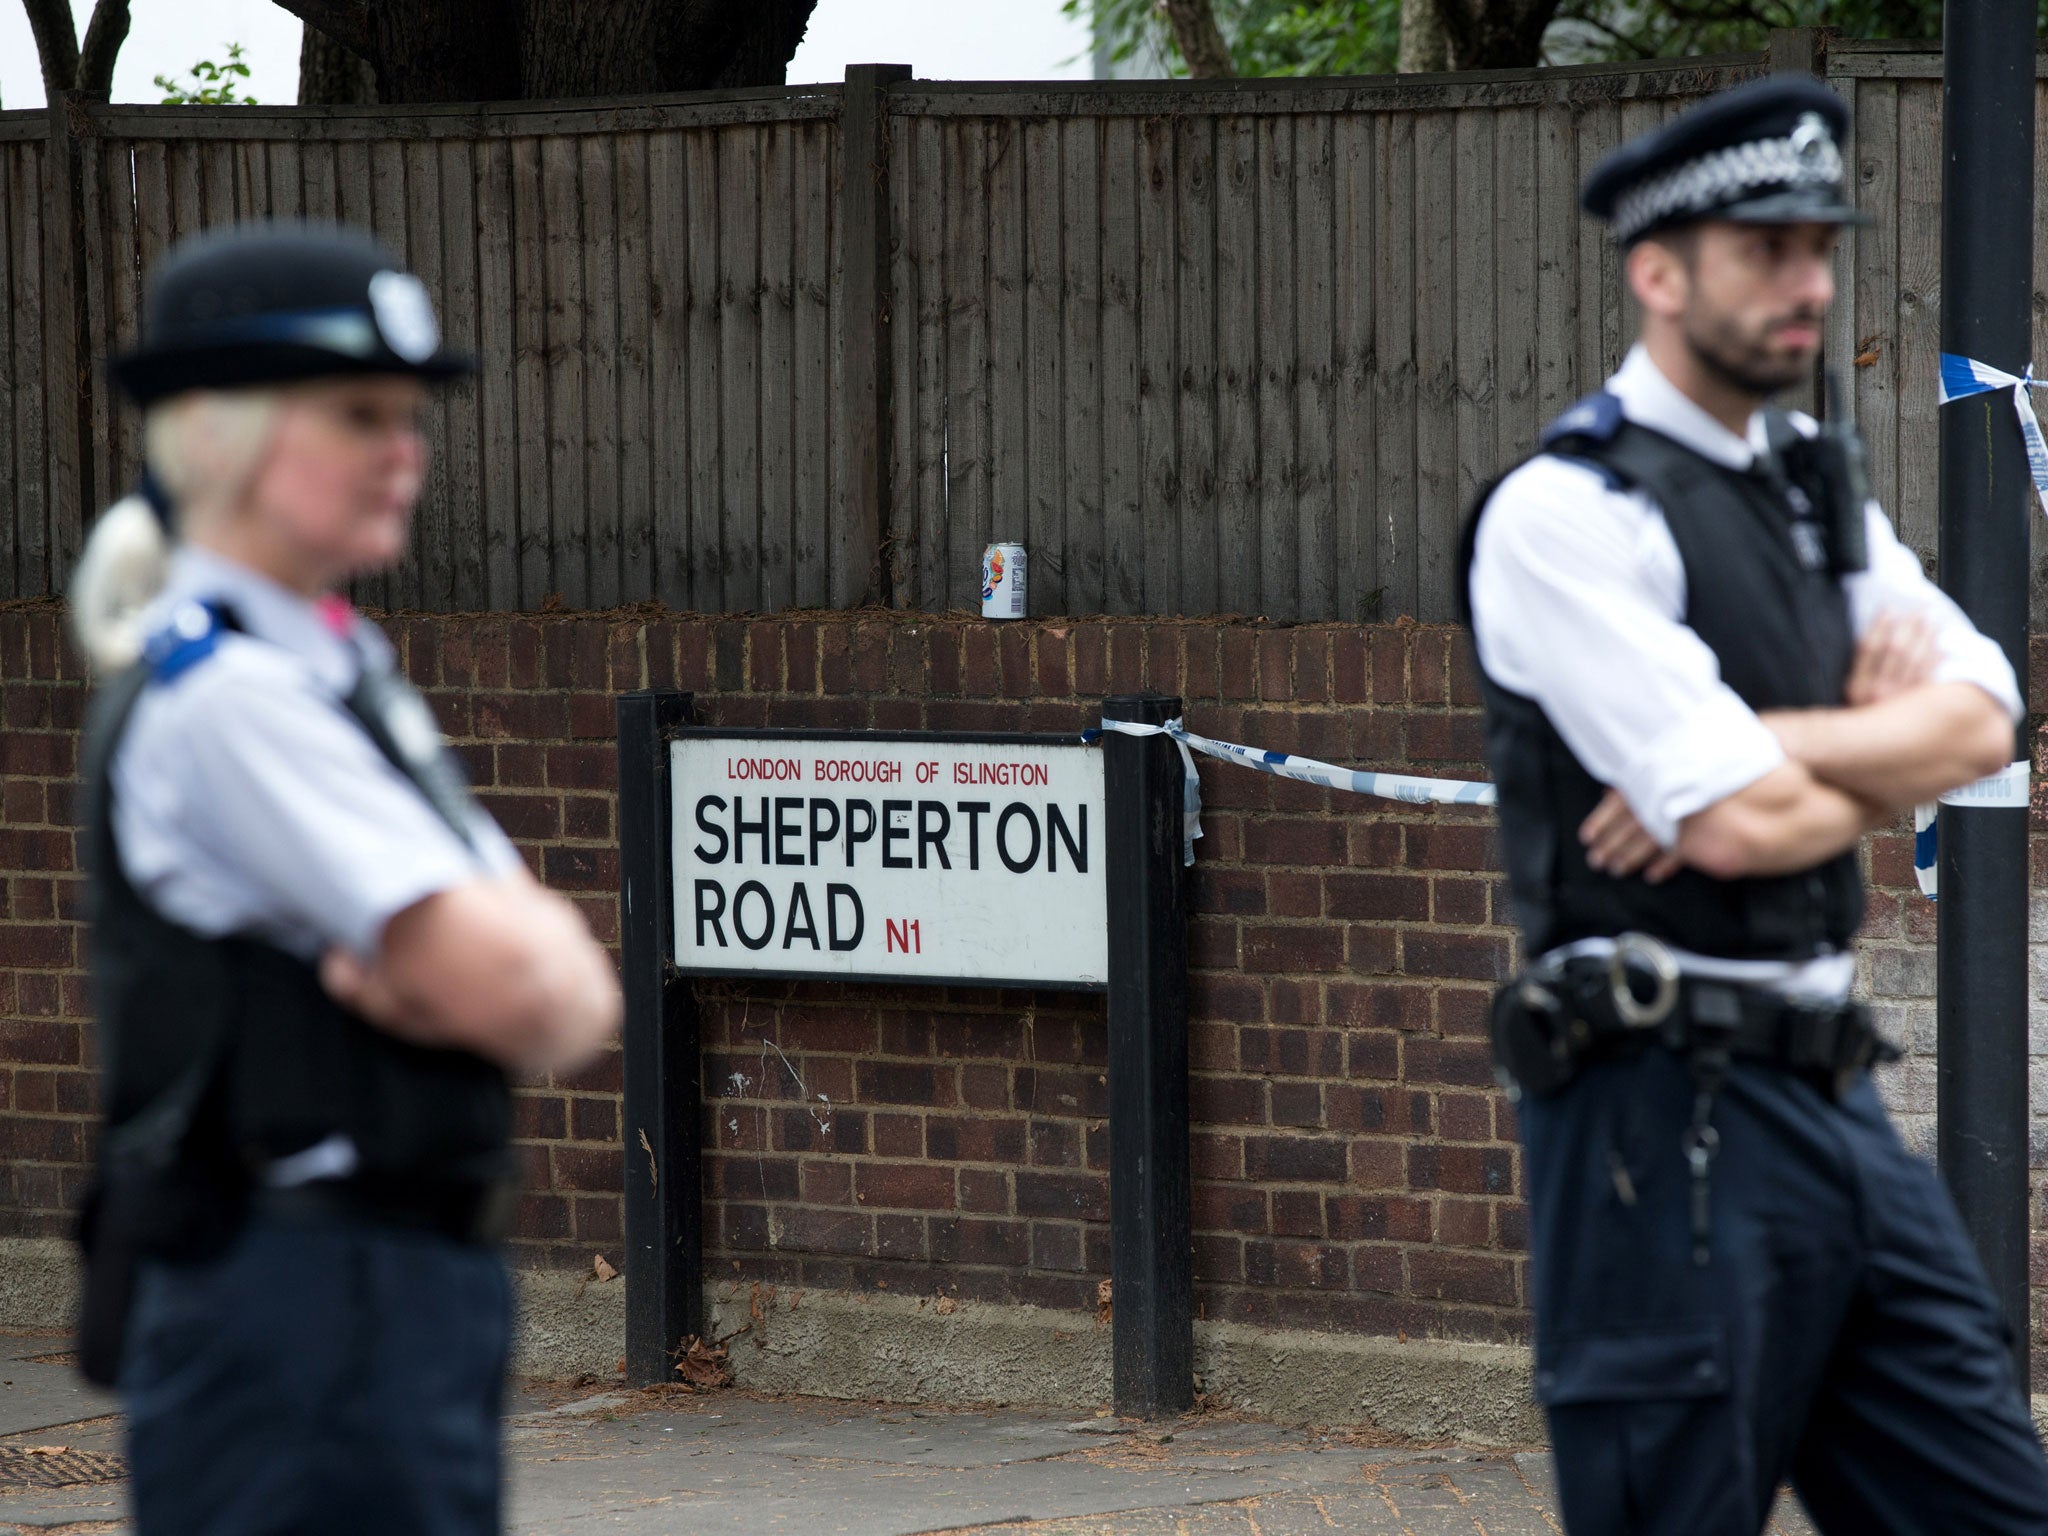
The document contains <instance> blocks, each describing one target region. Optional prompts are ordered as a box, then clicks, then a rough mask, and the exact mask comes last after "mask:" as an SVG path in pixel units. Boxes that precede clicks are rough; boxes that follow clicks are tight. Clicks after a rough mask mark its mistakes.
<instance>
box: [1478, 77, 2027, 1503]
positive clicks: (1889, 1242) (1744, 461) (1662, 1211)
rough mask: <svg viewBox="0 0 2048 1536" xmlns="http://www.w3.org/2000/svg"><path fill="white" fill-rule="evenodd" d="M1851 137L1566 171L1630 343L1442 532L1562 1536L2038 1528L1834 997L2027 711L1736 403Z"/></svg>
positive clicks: (1809, 250)
mask: <svg viewBox="0 0 2048 1536" xmlns="http://www.w3.org/2000/svg"><path fill="white" fill-rule="evenodd" d="M1845 126H1846V113H1845V111H1844V109H1843V107H1842V105H1841V103H1840V101H1839V100H1838V99H1837V98H1836V97H1835V96H1834V94H1833V93H1832V92H1830V91H1828V90H1827V89H1826V88H1825V87H1823V86H1821V85H1819V84H1817V83H1816V82H1814V81H1812V80H1810V79H1807V78H1804V77H1797V78H1794V77H1773V78H1771V79H1768V80H1764V81H1759V82H1756V83H1754V84H1752V85H1750V86H1746V87H1743V88H1740V89H1738V90H1735V91H1731V92H1728V93H1725V94H1724V95H1721V96H1719V97H1716V98H1713V99H1711V100H1710V101H1708V102H1706V103H1704V104H1702V105H1701V106H1699V107H1696V108H1694V109H1692V110H1691V111H1689V112H1687V113H1685V114H1683V115H1682V116H1680V117H1678V118H1676V119H1674V120H1673V121H1671V122H1670V123H1668V124H1666V125H1665V126H1664V127H1663V128H1661V129H1659V130H1657V131H1656V132H1654V133H1651V134H1649V135H1647V136H1645V137H1643V138H1640V139H1637V140H1635V141H1633V142H1631V143H1629V144H1626V145H1624V146H1622V147H1621V148H1620V149H1618V150H1616V151H1615V152H1614V153H1613V154H1611V155H1610V156H1608V157H1607V158H1606V159H1605V160H1603V161H1602V162H1601V164H1600V165H1599V166H1598V167H1597V168H1596V169H1595V170H1594V172H1593V174H1592V176H1591V177H1590V179H1589V180H1588V181H1587V183H1586V187H1585V192H1584V202H1585V206H1586V208H1587V211H1588V212H1590V213H1592V214H1594V215H1595V216H1596V217H1599V218H1602V219H1605V220H1607V221H1608V222H1609V223H1610V224H1611V225H1612V226H1613V232H1614V235H1615V237H1616V239H1617V240H1618V241H1619V242H1620V244H1621V245H1622V247H1623V248H1624V250H1625V252H1626V257H1625V261H1626V275H1627V280H1628V283H1629V285H1630V288H1631V290H1632V291H1633V293H1634V295H1635V297H1636V299H1637V300H1638V302H1639V303H1640V305H1641V308H1642V316H1643V320H1642V334H1641V339H1640V341H1639V342H1638V344H1637V345H1636V347H1635V348H1634V350H1632V351H1631V352H1630V353H1629V355H1628V358H1627V360H1626V361H1625V362H1624V363H1623V365H1622V367H1621V369H1620V371H1619V372H1617V373H1616V374H1615V376H1614V377H1613V378H1612V379H1611V380H1609V381H1608V383H1607V386H1606V388H1605V389H1604V390H1603V391H1601V392H1600V393H1599V394H1596V395H1594V396H1592V397H1590V398H1589V399H1587V400H1585V401H1582V402H1581V403H1580V404H1579V405H1577V406H1575V407H1573V409H1572V410H1571V411H1569V412H1567V413H1566V414H1565V415H1564V416H1563V417H1561V418H1560V419H1559V421H1558V422H1557V423H1556V424H1555V425H1554V426H1553V427H1552V428H1551V429H1550V431H1549V432H1548V433H1546V435H1545V442H1544V446H1543V447H1542V449H1541V450H1539V451H1538V453H1537V454H1536V455H1535V456H1534V457H1532V458H1531V459H1529V460H1528V461H1527V462H1526V463H1524V464H1523V465H1522V466H1520V467H1519V468H1517V469H1515V470H1514V471H1513V472H1512V473H1510V474H1509V475H1508V476H1507V477H1506V478H1505V479H1504V480H1503V481H1502V482H1501V483H1500V485H1499V487H1498V488H1497V489H1496V490H1495V491H1493V493H1492V494H1491V495H1490V496H1489V497H1487V498H1484V499H1483V501H1482V504H1481V506H1480V508H1479V510H1478V513H1477V514H1476V516H1475V518H1474V521H1473V523H1472V525H1471V526H1470V527H1469V528H1468V533H1467V540H1466V549H1465V558H1466V576H1467V583H1466V594H1467V597H1468V599H1469V603H1470V617H1471V623H1472V629H1473V635H1474V639H1475V642H1476V645H1477V651H1478V659H1479V664H1480V671H1481V686H1482V690H1483V692H1484V696H1485V702H1486V713H1487V750H1488V756H1489V759H1490V761H1491V763H1492V766H1493V770H1494V775H1495V778H1496V781H1497V784H1498V790H1499V797H1500V824H1501V835H1502V848H1503V856H1504V860H1505V863H1506V866H1507V874H1508V877H1509V882H1510V886H1511V889H1512V891H1513V895H1514V900H1515V906H1516V915H1517V919H1518V921H1519V922H1520V924H1521V926H1522V928H1523V930H1524V933H1525V938H1526V947H1527V950H1528V952H1529V954H1530V955H1532V956H1533V957H1535V958H1534V959H1533V960H1532V961H1531V964H1530V966H1529V968H1528V969H1527V970H1526V971H1525V972H1524V973H1523V975H1522V976H1520V977H1518V978H1517V979H1516V980H1515V981H1514V982H1513V983H1511V984H1510V986H1509V987H1508V988H1506V989H1505V990H1504V991H1503V992H1502V994H1501V995H1500V997H1499V999H1498V1000H1497V1002H1496V1006H1495V1011H1494V1045H1495V1052H1496V1060H1497V1062H1498V1063H1499V1065H1500V1067H1501V1069H1502V1071H1503V1074H1504V1076H1505V1077H1506V1078H1507V1079H1508V1080H1510V1082H1511V1083H1512V1084H1513V1086H1514V1087H1515V1088H1516V1089H1517V1090H1518V1092H1519V1103H1518V1116H1519V1122H1520V1127H1521V1133H1522V1138H1523V1143H1524V1148H1525V1163H1524V1171H1525V1175H1526V1189H1527V1195H1528V1200H1529V1211H1530V1275H1531V1286H1532V1298H1531V1299H1532V1303H1533V1310H1534V1313H1535V1325H1536V1366H1537V1374H1536V1385H1537V1395H1538V1397H1539V1398H1540V1399H1541V1401H1542V1402H1543V1404H1544V1405H1545V1409H1546V1413H1547V1416H1548V1419H1549V1424H1550V1428H1551V1434H1552V1440H1553V1445H1554V1448H1555V1451H1556V1456H1557V1473H1558V1486H1559V1493H1560V1498H1561V1502H1562V1505H1563V1509H1564V1515H1565V1523H1566V1527H1567V1529H1568V1530H1569V1531H1570V1532H1571V1533H1572V1536H1606V1533H1613V1536H1619V1533H1623V1532H1628V1533H1666V1532H1668V1533H1672V1536H1678V1533H1684V1536H1753V1533H1754V1532H1756V1531H1758V1530H1760V1529H1761V1528H1762V1526H1763V1524H1764V1522H1765V1520H1766V1519H1767V1517H1768V1514H1769V1511H1770V1508H1771V1504H1772V1499H1773V1495H1774V1493H1775V1491H1776V1489H1777V1488H1778V1486H1779V1484H1780V1483H1781V1481H1783V1480H1786V1479H1789V1480H1790V1481H1791V1482H1792V1483H1793V1484H1794V1485H1795V1487H1796V1488H1797V1489H1798V1491H1799V1493H1800V1495H1801V1497H1802V1499H1803V1500H1804V1502H1805V1504H1806V1506H1807V1508H1808V1510H1809V1511H1810V1512H1811V1514H1812V1515H1813V1517H1814V1518H1815V1520H1816V1521H1817V1522H1818V1524H1819V1525H1820V1527H1821V1528H1822V1529H1823V1530H1824V1531H1827V1532H1829V1533H1848V1532H1854V1533H1863V1532H1875V1531H1887V1532H1907V1531H1916V1532H1936V1531H1939V1532H1943V1533H1954V1532H1965V1531H1967V1532H1982V1533H2001V1536H2002V1533H2018V1532H2030V1533H2040V1532H2044V1531H2048V1464H2044V1462H2043V1459H2042V1456H2041V1452H2040V1448H2039V1446H2038V1445H2037V1444H2036V1442H2035V1439H2034V1434H2033V1429H2032V1425H2031V1422H2030V1419H2029V1416H2028V1413H2027V1411H2026V1408H2025V1405H2024V1400H2023V1398H2022V1395H2021V1391H2020V1386H2019V1383H2018V1382H2017V1381H2016V1380H2015V1378H2014V1371H2013V1367H2012V1358H2011V1355H2010V1353H2009V1352H2008V1349H2007V1344H2006V1339H2005V1334H2004V1328H2003V1324H2002V1321H2001V1319H2000V1316H1999V1313H1998V1310H1997V1307H1996V1305H1995V1303H1994V1301H1993V1299H1992V1297H1991V1294H1990V1292H1989V1288H1988V1286H1987V1284H1986V1282H1985V1280H1984V1278H1983V1275H1982V1272H1981V1270H1980V1268H1979V1266H1978V1263H1977V1260H1976V1257H1975V1254H1974V1251H1973V1250H1972V1248H1971V1245H1970V1243H1969V1241H1968V1238H1967V1237H1966V1235H1965V1233H1964V1232H1963V1230H1962V1226H1961V1223H1960V1221H1959V1220H1958V1219H1957V1217H1956V1214H1955V1211H1954V1208H1953V1206H1952V1204H1951V1202H1950V1201H1949V1199H1948V1196H1947V1194H1946V1192H1945V1191H1944V1190H1943V1189H1942V1187H1941V1185H1940V1184H1939V1182H1938V1181H1937V1179H1936V1177H1935V1175H1934V1173H1933V1171H1932V1170H1931V1169H1930V1168H1929V1167H1928V1166H1927V1165H1926V1164H1925V1163H1924V1162H1923V1161H1921V1160H1920V1159H1918V1158H1916V1157H1913V1156H1911V1155H1910V1154H1909V1153H1907V1152H1906V1151H1905V1150H1904V1148H1903V1147H1902V1146H1901V1145H1900V1143H1899V1140H1898V1137H1897V1136H1896V1134H1895V1133H1894V1131H1893V1129H1892V1127H1891V1125H1890V1123H1889V1121H1888V1119H1887V1117H1886V1115H1885V1113H1884V1110H1883V1108H1882V1106H1881V1105H1880V1103H1879V1101H1878V1098H1877V1096H1876V1093H1875V1092H1874V1090H1873V1088H1872V1086H1871V1083H1870V1079H1869V1073H1868V1068H1869V1067H1870V1066H1871V1065H1872V1064H1874V1063H1876V1062H1878V1061H1881V1060H1884V1059H1887V1058H1888V1057H1889V1056H1890V1055H1891V1054H1894V1053H1893V1052H1891V1050H1890V1048H1889V1047H1888V1046H1886V1045H1885V1044H1884V1043H1883V1042H1881V1041H1880V1040H1879V1039H1878V1038H1877V1037H1876V1035H1875V1034H1874V1033H1873V1031H1872V1030H1871V1027H1870V1023H1869V1017H1868V1013H1867V1010H1866V1009H1864V1008H1863V1007H1862V1006H1861V1005H1859V1004H1858V1003H1856V1002H1854V1001H1852V1000H1851V999H1850V997H1849V990H1850V983H1851V979H1852V975H1853V969H1854V959H1853V956H1852V954H1851V952H1850V944H1851V941H1852V939H1853V936H1854V934H1855V932H1856V930H1857V927H1858V926H1859V924H1860V923H1861V921H1862V916H1863V893H1862V887H1861V883H1860V876H1859V873H1858V867H1857V862H1856V846H1857V842H1858V840H1859V839H1860V837H1861V836H1862V835H1863V833H1865V832H1866V831H1868V830H1870V829H1872V828H1875V827H1880V826H1885V825H1888V824H1890V823H1891V822H1892V821H1894V820H1895V819H1896V817H1897V816H1898V815H1899V814H1900V813H1901V812H1902V811H1903V810H1905V809H1906V808H1908V807H1910V806H1912V805H1914V804H1916V803H1918V802H1921V801H1925V800H1931V799H1933V798H1935V797H1936V796H1937V795H1938V794H1940V793H1942V792H1943V791H1946V790H1949V789H1952V788H1955V787H1957V786H1959V785H1962V784H1965V783H1968V782H1970V781H1972V780H1974V779H1976V778H1979V777H1981V776H1983V775H1986V774H1989V773H1991V772H1993V771H1995V770H1997V769H2000V768H2003V767H2004V766H2005V765H2006V763H2007V762H2008V761H2009V760H2010V759H2011V758H2012V757H2013V755H2014V729H2013V728H2014V723H2015V722H2016V721H2017V720H2019V719H2020V718H2021V715H2022V703H2021V700H2020V697H2019V694H2018V691H2017V688H2016V686H2015V681H2014V676H2013V672H2012V669H2011V668H2010V667H2009V666H2008V665H2007V662H2006V659H2005V657H2004V656H2003V654H2002V653H2001V652H2000V650H1999V649H1998V647H1997V646H1996V645H1994V644H1993V643H1991V642H1990V641H1988V640H1987V639H1985V637H1983V636H1982V635H1980V634H1978V633H1977V632H1976V631H1975V630H1974V629H1973V628H1972V627H1971V625H1970V623H1969V621H1968V620H1967V619H1966V618H1965V617H1964V616H1963V614H1962V613H1961V612H1960V611H1959V610H1958V609H1957V608H1956V607H1955V605H1954V604H1953V603H1951V602H1950V601H1949V600H1948V599H1947V598H1946V597H1944V596H1943V595H1942V593H1941V592H1940V591H1939V590H1937V589H1936V588H1935V587H1934V586H1933V585H1932V584H1930V583H1929V582H1928V581H1927V580H1926V578H1925V577H1924V575H1923V574H1922V572H1921V570H1920V567H1919V562H1918V561H1917V560H1916V559H1915V557H1914V556H1913V554H1912V553H1911V552H1910V551H1909V550H1907V549H1905V548H1903V547H1902V546H1901V545H1900V544H1899V542H1898V540H1897V538H1896V537H1895V536H1894V535H1893V532H1892V529H1891V526H1890V524H1889V523H1888V522H1887V520H1886V519H1885V517H1884V515H1883V513H1882V512H1881V510H1880V509H1879V508H1878V507H1877V506H1876V504H1875V503H1874V502H1871V501H1870V500H1869V499H1868V493H1867V490H1866V489H1865V488H1864V487H1863V485H1862V483H1861V466H1860V459H1859V457H1858V454H1857V451H1856V449H1855V446H1854V443H1853V438H1852V437H1851V436H1850V435H1849V434H1848V432H1847V431H1846V429H1845V428H1843V427H1842V425H1841V424H1840V423H1838V422H1837V423H1831V424H1830V425H1829V427H1828V428H1826V429H1821V428H1818V427H1816V425H1815V423H1814V422H1812V421H1811V420H1810V419H1807V418H1804V417H1800V416H1796V415H1792V414H1790V413H1786V412H1782V411H1778V410H1775V409H1771V408H1769V407H1768V406H1767V402H1768V400H1769V398H1770V397H1771V396H1772V395H1773V394H1775V393H1776V392H1777V391H1779V390H1781V389H1784V388H1787V387H1788V386H1791V385H1793V384H1795V383H1798V382H1800V381H1801V380H1804V379H1808V378H1810V377H1811V376H1812V370H1813V367H1814V362H1815V357H1816V354H1817V351H1818V348H1819V344H1820V339H1821V323H1822V318H1823V316H1824V313H1825V311H1826V308H1827V305H1828V303H1829V301H1830V299H1831V298H1832V295H1833V282H1832V277H1831V275H1830V264H1831V260H1832V257H1833V255H1834V250H1835V244H1836V239H1837V236H1838V234H1839V231H1840V228H1841V226H1842V225H1844V224H1846V223H1851V222H1857V221H1858V215H1857V214H1856V212H1855V210H1854V209H1853V208H1852V207H1851V206H1850V205H1849V204H1848V203H1847V201H1846V200H1845V199H1844V197H1843V194H1842V160H1841V155H1840V151H1839V149H1838V147H1837V146H1838V141H1839V140H1840V137H1841V135H1842V133H1843V130H1844V128H1845ZM1930 387H1931V383H1930Z"/></svg>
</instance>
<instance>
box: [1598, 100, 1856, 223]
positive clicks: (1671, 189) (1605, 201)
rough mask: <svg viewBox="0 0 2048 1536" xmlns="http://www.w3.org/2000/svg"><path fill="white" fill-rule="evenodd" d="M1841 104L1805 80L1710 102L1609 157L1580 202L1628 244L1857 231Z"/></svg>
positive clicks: (1846, 121)
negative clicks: (1813, 228)
mask: <svg viewBox="0 0 2048 1536" xmlns="http://www.w3.org/2000/svg"><path fill="white" fill-rule="evenodd" d="M1848 126H1849V112H1848V109H1847V108H1846V107H1844V106H1843V105H1842V101H1841V98H1840V97H1838V96H1836V95H1835V93H1834V92H1833V91H1831V90H1829V89H1828V88H1827V87H1826V86H1824V85H1822V84H1821V83H1820V82H1819V81H1817V80H1814V79H1812V78H1810V77H1808V76H1805V75H1769V76H1766V77H1765V78H1764V79H1761V80H1753V81H1751V82H1750V83H1749V84H1747V85H1740V86H1737V87H1736V88H1735V89H1734V90H1731V91H1723V92H1722V93H1721V94H1719V95H1718V96H1713V97H1709V98H1708V99H1707V100H1706V101H1704V102H1702V103H1700V105H1698V106H1696V107H1694V108H1692V109H1691V110H1690V111H1688V112H1684V113H1681V114H1680V115H1679V116H1677V117H1675V118H1673V119H1672V120H1671V121H1670V122H1668V123H1666V124H1665V125H1664V126H1663V127H1661V128H1658V129H1656V130H1655V131H1653V132H1650V133H1646V134H1644V135H1642V136H1641V137H1640V138H1635V139H1631V140H1629V142H1628V143H1626V144H1624V145H1622V146H1621V147H1620V148H1619V149H1616V150H1614V151H1612V152H1611V153H1610V154H1608V155H1607V156H1606V157H1605V158H1604V159H1602V160H1601V162H1600V163H1599V164H1598V165H1596V166H1595V167H1594V168H1593V174H1592V175H1590V176H1588V177H1587V178H1586V185H1585V189H1584V191H1583V192H1582V193H1581V195H1580V202H1581V203H1582V204H1583V205H1584V207H1585V210H1586V212H1588V213H1590V214H1592V215H1593V216H1594V217H1595V218H1599V219H1605V220H1606V221H1607V222H1608V223H1610V224H1611V225H1612V226H1613V227H1614V238H1615V239H1617V240H1618V241H1620V242H1621V243H1622V244H1623V245H1631V244H1633V243H1634V242H1636V241H1637V240H1640V239H1642V238H1643V237H1644V236H1645V235H1649V234H1653V233H1655V232H1656V231H1658V230H1660V229H1670V228H1672V227H1674V226H1677V225H1682V224H1692V223H1697V222H1699V221H1701V220H1703V219H1727V220H1731V221H1733V222H1735V223H1741V224H1862V223H1867V222H1868V216H1867V215H1865V214H1863V213H1861V212H1859V211H1858V210H1857V209H1856V208H1855V206H1854V205H1853V204H1851V203H1850V202H1849V201H1848V200H1847V199H1846V197H1845V196H1844V195H1843V168H1842V152H1841V149H1840V147H1839V146H1840V140H1841V138H1842V135H1843V133H1844V132H1845V131H1846V130H1847V128H1848Z"/></svg>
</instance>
